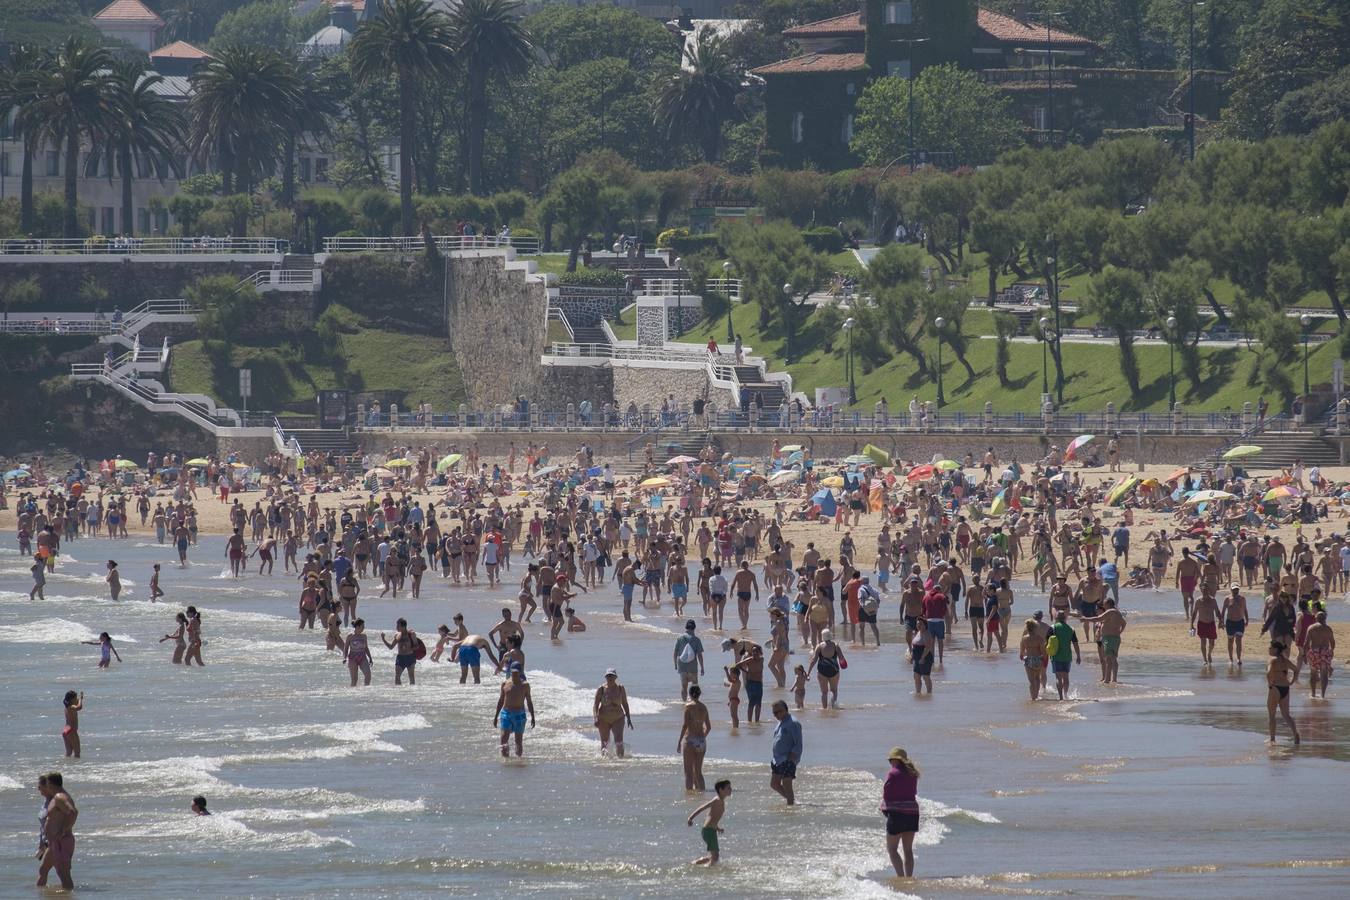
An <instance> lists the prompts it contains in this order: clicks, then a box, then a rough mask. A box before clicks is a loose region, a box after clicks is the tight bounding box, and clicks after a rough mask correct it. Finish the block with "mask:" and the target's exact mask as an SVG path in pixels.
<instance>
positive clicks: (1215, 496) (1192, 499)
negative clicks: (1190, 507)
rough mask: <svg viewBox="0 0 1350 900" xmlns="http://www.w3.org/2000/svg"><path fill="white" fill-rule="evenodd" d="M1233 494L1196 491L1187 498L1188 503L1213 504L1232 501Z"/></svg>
mask: <svg viewBox="0 0 1350 900" xmlns="http://www.w3.org/2000/svg"><path fill="white" fill-rule="evenodd" d="M1233 497H1234V495H1233V494H1230V493H1228V492H1227V491H1195V492H1194V493H1192V494H1191V495H1190V496H1189V497H1187V498H1186V502H1187V503H1211V502H1213V501H1215V500H1232V499H1233Z"/></svg>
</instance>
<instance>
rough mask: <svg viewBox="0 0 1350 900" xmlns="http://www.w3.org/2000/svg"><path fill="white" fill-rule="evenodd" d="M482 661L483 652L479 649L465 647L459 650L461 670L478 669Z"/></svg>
mask: <svg viewBox="0 0 1350 900" xmlns="http://www.w3.org/2000/svg"><path fill="white" fill-rule="evenodd" d="M482 661H483V651H481V650H479V649H478V648H477V647H470V646H468V645H464V646H461V647H460V648H459V665H460V667H461V668H465V669H467V668H469V667H470V666H473V667H474V668H477V667H478V665H479V664H480V663H482Z"/></svg>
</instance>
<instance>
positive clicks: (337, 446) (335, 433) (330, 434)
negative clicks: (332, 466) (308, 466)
mask: <svg viewBox="0 0 1350 900" xmlns="http://www.w3.org/2000/svg"><path fill="white" fill-rule="evenodd" d="M286 437H287V438H294V439H295V442H296V443H298V444H299V445H300V449H301V450H302V451H304V452H305V453H310V452H313V451H315V450H317V451H319V452H320V453H334V454H336V455H338V456H354V455H355V454H356V451H357V450H358V449H360V448H359V447H358V445H357V443H356V441H355V440H353V439H352V435H351V432H350V431H348V430H347V429H346V428H293V429H288V430H287V431H286Z"/></svg>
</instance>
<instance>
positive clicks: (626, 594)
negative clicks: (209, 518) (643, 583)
mask: <svg viewBox="0 0 1350 900" xmlns="http://www.w3.org/2000/svg"><path fill="white" fill-rule="evenodd" d="M619 592H620V593H621V594H623V599H625V600H632V599H633V585H631V584H625V585H621V586H620V587H619Z"/></svg>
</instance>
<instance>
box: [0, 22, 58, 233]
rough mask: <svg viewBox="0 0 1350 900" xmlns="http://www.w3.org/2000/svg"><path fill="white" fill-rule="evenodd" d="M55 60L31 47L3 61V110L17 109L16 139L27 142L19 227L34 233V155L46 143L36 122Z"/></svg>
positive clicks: (0, 103) (0, 98) (0, 66)
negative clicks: (41, 95)
mask: <svg viewBox="0 0 1350 900" xmlns="http://www.w3.org/2000/svg"><path fill="white" fill-rule="evenodd" d="M50 65H51V57H50V56H49V55H48V54H46V53H43V52H41V51H38V50H34V49H32V48H30V47H15V48H13V49H12V50H11V51H10V52H9V54H8V55H6V56H5V57H4V58H3V60H0V108H2V109H7V110H8V109H14V110H17V113H16V115H15V118H14V130H15V136H16V137H18V138H20V139H21V140H22V141H23V150H22V155H23V162H22V164H21V170H20V176H19V198H20V199H19V228H20V230H22V232H23V233H24V234H31V233H32V231H33V153H34V152H35V151H36V149H37V147H38V146H39V145H40V144H42V143H43V135H42V133H41V123H40V122H37V121H34V120H33V113H34V112H35V109H34V106H35V104H36V102H37V100H38V97H39V93H38V92H39V90H40V89H41V85H42V81H43V78H44V77H45V72H46V69H47V68H48V67H49V66H50Z"/></svg>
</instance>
